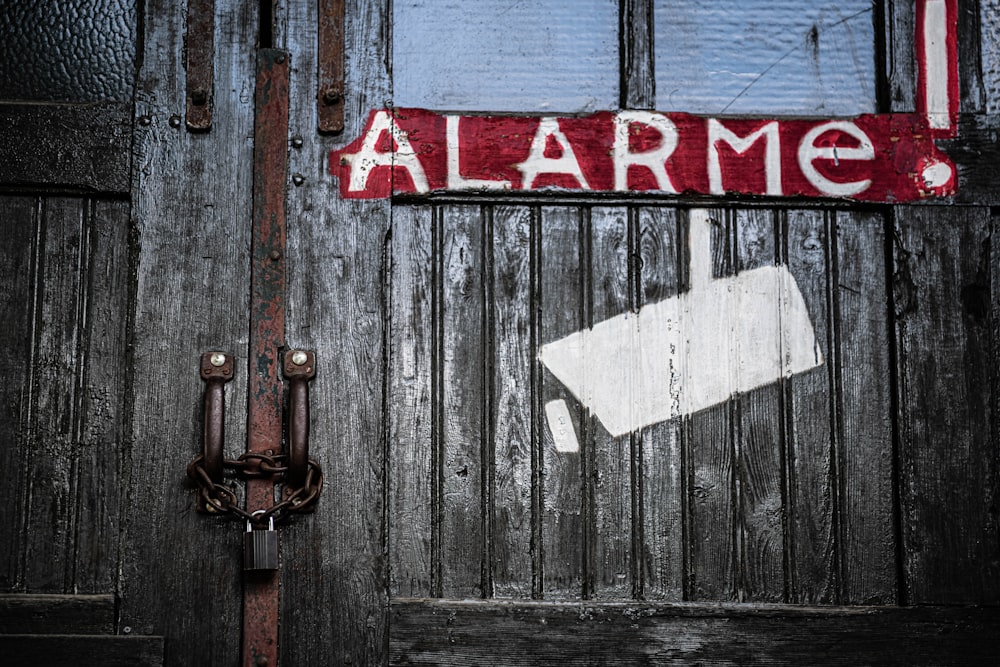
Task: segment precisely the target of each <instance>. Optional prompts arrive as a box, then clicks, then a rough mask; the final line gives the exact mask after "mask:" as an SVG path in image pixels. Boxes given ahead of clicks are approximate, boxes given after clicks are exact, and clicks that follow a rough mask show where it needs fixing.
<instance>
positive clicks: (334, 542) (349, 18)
mask: <svg viewBox="0 0 1000 667" xmlns="http://www.w3.org/2000/svg"><path fill="white" fill-rule="evenodd" d="M316 4H317V3H286V4H283V5H282V6H280V7H279V8H277V9H276V10H275V28H274V45H275V46H276V47H280V48H283V49H285V50H287V51H289V52H290V53H291V54H292V56H291V58H292V60H291V66H292V71H291V88H290V110H289V123H290V129H289V131H290V134H291V136H292V137H299V138H300V139H301V140H302V146H301V147H296V146H297V144H298V142H292V146H293V147H292V149H291V151H290V154H289V174H290V175H291V178H292V180H293V182H300V185H297V186H294V187H289V189H288V200H287V204H286V211H287V216H288V269H287V271H288V292H287V295H288V312H287V314H286V339H287V341H288V343H289V344H290V345H294V346H297V347H305V348H308V349H312V350H315V352H316V359H317V373H316V379H315V380H314V381H313V383H312V387H311V388H310V389H311V390H310V403H311V405H310V410H311V415H312V417H311V419H312V423H311V429H312V431H311V438H310V439H311V443H312V445H311V449H312V452H311V455H312V456H314V457H315V458H316V459H317V460H318V461H319V462H320V463H321V464H322V465H323V469H324V471H325V473H326V486H325V489H324V492H323V496H322V498H320V500H319V504H318V506H317V508H316V511H315V513H314V514H312V515H309V516H304V517H301V518H300V519H297V520H296V521H295V522H294V523H293V525H291V526H289V527H288V528H286V529H285V530H284V531H283V533H282V538H281V539H282V543H281V548H282V568H283V570H282V573H281V582H282V592H281V619H282V623H281V632H280V638H279V642H280V647H281V655H280V661H281V663H282V664H286V665H309V664H344V663H345V662H347V661H351V662H353V663H354V664H358V665H361V664H381V663H383V662H384V656H385V645H386V640H385V638H386V632H387V626H386V617H385V611H384V609H385V605H386V603H387V589H388V586H387V582H388V578H387V577H388V575H387V560H386V555H385V549H386V546H385V545H386V538H387V533H386V531H385V528H384V521H385V519H386V508H385V495H384V494H385V491H386V487H385V484H386V476H385V475H386V457H387V451H388V448H389V447H391V446H392V444H391V443H389V442H387V439H386V435H387V430H386V427H387V415H386V411H385V410H386V403H385V391H386V386H385V380H384V378H385V369H386V363H387V359H388V356H387V351H386V349H385V347H384V341H385V338H384V326H385V315H386V306H385V303H386V300H387V299H388V295H389V291H388V289H389V286H388V282H387V281H388V271H387V263H386V262H387V253H388V252H389V250H390V245H389V244H390V236H389V233H390V230H391V227H392V221H391V218H390V207H389V203H388V202H385V201H371V202H359V201H352V202H345V201H341V200H340V199H339V198H338V197H337V194H336V190H335V188H334V186H333V184H332V182H331V180H330V177H329V175H328V174H329V172H328V164H327V157H328V155H329V152H330V150H332V149H335V148H339V147H341V146H342V145H343V143H344V141H343V138H344V137H351V136H356V135H357V133H359V132H360V131H361V127H362V123H363V121H364V119H365V115H366V114H367V112H368V110H370V109H373V108H380V107H382V106H384V105H385V103H386V101H387V100H389V99H391V96H390V86H389V76H388V71H387V67H388V63H389V56H388V34H389V16H388V8H387V5H388V3H386V2H382V1H379V2H366V1H361V0H353V1H350V2H346V3H345V11H346V22H345V25H344V37H345V63H346V71H345V99H344V123H345V127H344V132H343V134H341V135H330V136H317V135H316V130H315V128H317V127H318V126H319V119H318V117H317V114H316V91H317V86H318V82H317V79H316V72H317V63H316V56H317V54H316V30H317V25H318V22H317V15H316ZM249 42H250V43H251V44H252V43H253V39H252V38H251V39H250V40H249ZM216 71H217V72H218V70H216ZM216 113H217V117H221V116H219V115H218V114H219V111H218V107H217V111H216ZM213 132H214V130H213ZM296 175H298V176H300V177H301V180H300V179H298V178H296ZM317 582H322V583H321V585H317ZM317 628H321V629H322V630H321V631H317Z"/></svg>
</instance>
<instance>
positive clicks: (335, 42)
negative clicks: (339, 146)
mask: <svg viewBox="0 0 1000 667" xmlns="http://www.w3.org/2000/svg"><path fill="white" fill-rule="evenodd" d="M317 37H318V38H317V60H318V62H317V78H318V79H319V86H318V92H317V94H316V103H317V111H318V114H317V115H318V117H319V131H320V132H330V133H337V132H343V130H344V0H319V33H318V36H317Z"/></svg>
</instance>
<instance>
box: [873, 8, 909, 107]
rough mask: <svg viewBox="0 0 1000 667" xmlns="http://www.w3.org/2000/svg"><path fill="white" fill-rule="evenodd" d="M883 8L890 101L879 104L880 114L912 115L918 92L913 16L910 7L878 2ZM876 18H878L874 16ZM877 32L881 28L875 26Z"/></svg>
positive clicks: (885, 68) (886, 76) (886, 73)
mask: <svg viewBox="0 0 1000 667" xmlns="http://www.w3.org/2000/svg"><path fill="white" fill-rule="evenodd" d="M880 2H882V3H883V6H884V7H885V9H884V11H883V13H882V16H884V18H885V24H884V28H882V29H883V30H884V33H883V34H884V39H885V54H886V62H885V64H884V71H885V75H884V76H885V79H886V82H887V84H888V88H889V90H888V93H889V99H888V100H886V101H880V102H881V104H880V107H881V108H880V111H882V112H883V113H904V112H909V111H914V110H915V109H916V108H917V107H916V92H917V61H916V56H915V53H914V48H915V47H914V41H913V38H914V34H915V33H914V31H915V30H916V24H917V23H916V14H915V12H914V8H913V4H912V3H907V2H896V0H880ZM876 16H878V14H876ZM875 29H876V30H879V29H880V26H879V25H878V24H876V26H875Z"/></svg>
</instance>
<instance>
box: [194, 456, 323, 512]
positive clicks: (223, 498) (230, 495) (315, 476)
mask: <svg viewBox="0 0 1000 667" xmlns="http://www.w3.org/2000/svg"><path fill="white" fill-rule="evenodd" d="M287 459H288V456H287V455H286V454H258V453H255V452H246V453H244V454H243V455H241V456H240V457H239V458H237V459H224V460H223V468H224V470H225V471H232V472H231V474H230V476H232V477H239V478H241V479H251V478H261V477H275V478H277V479H280V478H281V477H283V476H284V475H285V473H287V472H288V466H287V465H285V463H286V461H287ZM187 474H188V477H190V478H191V479H192V480H194V482H195V484H197V485H198V496H199V498H200V499H201V502H202V504H203V506H204V508H205V511H207V512H212V513H218V514H231V515H233V516H235V517H239V518H240V519H244V520H246V521H249V522H251V523H253V524H257V525H260V524H266V523H267V522H268V520H269V519H271V518H273V519H274V521H275V522H276V523H277V522H278V521H280V520H281V519H283V518H285V517H286V516H288V515H289V514H291V513H294V512H302V513H305V512H311V511H312V510H313V509H314V508H315V505H316V501H317V500H318V499H319V494H320V493H321V492H322V491H323V469H322V468H321V467H320V465H319V463H317V462H316V461H315V460H314V459H309V461H308V467H307V470H306V476H305V481H304V482H303V484H302V485H301V486H299V487H296V488H288V487H286V488H285V490H284V493H283V495H284V499H283V500H281V501H280V502H277V503H275V504H274V505H273V506H271V507H270V508H268V509H266V510H258V511H257V512H253V513H251V512H247V511H246V510H245V509H243V508H242V507H240V505H239V499H238V498H237V497H236V493H235V492H233V490H232V489H231V488H229V487H228V486H226V485H225V484H219V483H216V482H213V481H212V478H211V477H210V476H209V474H208V471H207V470H206V469H205V457H204V456H203V455H198V456H197V457H195V459H194V460H193V461H191V463H189V464H188V467H187ZM276 481H277V480H276Z"/></svg>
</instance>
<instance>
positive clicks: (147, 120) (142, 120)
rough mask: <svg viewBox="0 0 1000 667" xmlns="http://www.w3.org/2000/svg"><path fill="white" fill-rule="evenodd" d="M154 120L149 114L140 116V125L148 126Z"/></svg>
mask: <svg viewBox="0 0 1000 667" xmlns="http://www.w3.org/2000/svg"><path fill="white" fill-rule="evenodd" d="M152 122H153V119H152V118H151V117H149V116H139V125H142V126H143V127H146V126H148V125H149V124H150V123H152Z"/></svg>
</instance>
